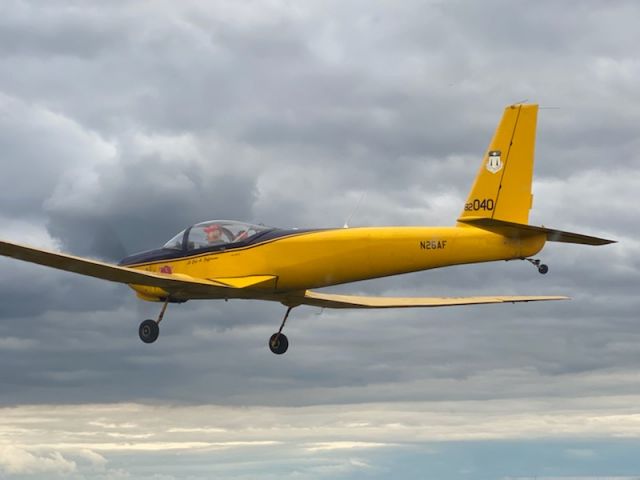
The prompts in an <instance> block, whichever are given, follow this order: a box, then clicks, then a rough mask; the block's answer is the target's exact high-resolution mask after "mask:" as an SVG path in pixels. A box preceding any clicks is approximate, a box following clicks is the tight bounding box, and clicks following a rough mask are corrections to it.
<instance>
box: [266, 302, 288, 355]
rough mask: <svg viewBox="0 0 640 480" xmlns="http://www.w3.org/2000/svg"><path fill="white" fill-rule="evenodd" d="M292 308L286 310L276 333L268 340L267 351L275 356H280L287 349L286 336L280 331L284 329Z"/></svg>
mask: <svg viewBox="0 0 640 480" xmlns="http://www.w3.org/2000/svg"><path fill="white" fill-rule="evenodd" d="M292 309H293V307H289V308H287V313H285V314H284V318H283V319H282V324H281V325H280V328H279V329H278V331H277V332H276V333H274V334H273V335H271V338H270V339H269V350H271V351H272V352H273V353H275V354H276V355H282V354H283V353H284V352H286V351H287V348H289V340H288V339H287V336H286V335H285V334H284V333H282V329H283V328H284V324H285V323H287V318H289V313H291V310H292Z"/></svg>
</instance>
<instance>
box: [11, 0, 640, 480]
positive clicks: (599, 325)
mask: <svg viewBox="0 0 640 480" xmlns="http://www.w3.org/2000/svg"><path fill="white" fill-rule="evenodd" d="M639 17H640V4H638V2H635V1H631V0H629V1H622V0H620V1H610V2H604V1H595V0H593V1H592V0H584V1H571V0H567V1H564V2H557V1H551V0H542V1H538V2H524V1H519V0H517V1H506V0H503V1H499V0H488V1H485V2H474V1H471V0H452V1H436V0H433V1H418V0H405V1H403V2H392V1H385V0H368V1H361V0H341V1H336V0H323V1H316V0H308V1H305V2H295V1H286V0H262V1H251V0H248V1H245V2H236V1H232V0H227V1H222V0H220V1H210V2H200V1H196V0H185V1H181V2H173V1H168V0H164V1H163V0H158V1H154V2H143V1H122V0H113V1H109V2H98V1H90V0H88V1H83V2H80V1H71V0H50V1H47V2H38V1H34V0H31V1H30V0H5V1H3V2H2V3H0V152H1V153H0V162H1V165H2V174H1V175H0V238H2V239H3V240H8V241H14V242H19V243H25V244H28V245H32V246H36V247H40V248H49V249H56V250H60V251H63V252H67V253H71V254H75V255H83V256H89V257H92V258H100V259H103V260H107V261H116V260H117V259H119V258H121V257H123V256H125V255H127V254H131V253H134V252H137V251H141V250H145V249H150V248H155V247H158V246H160V245H162V244H164V243H165V242H166V241H167V240H169V239H170V238H171V237H173V236H174V235H175V234H176V233H177V232H179V231H180V230H182V229H183V228H185V227H187V226H189V225H191V224H193V223H196V222H199V221H204V220H210V219H216V218H225V219H237V220H242V221H248V222H254V223H264V224H266V225H274V226H279V227H284V228H291V227H300V228H305V227H306V228H309V227H341V226H342V225H343V224H344V223H345V221H346V220H347V219H350V220H349V223H350V225H351V226H353V227H357V226H373V225H452V224H454V223H455V219H456V218H457V215H458V214H459V213H460V211H461V209H462V206H463V203H464V200H465V198H466V195H467V192H468V190H469V188H470V186H471V182H472V180H473V177H474V176H475V173H476V171H477V168H478V165H479V162H480V161H481V159H482V155H483V153H484V151H485V149H486V148H487V144H488V142H489V140H490V138H491V136H492V134H493V131H494V129H495V126H496V124H497V122H498V120H499V118H500V116H501V114H502V111H503V109H504V107H505V106H507V105H510V104H513V103H516V102H521V101H530V102H535V103H539V104H540V106H541V109H540V112H539V115H538V132H537V145H536V166H535V177H534V184H533V192H534V206H533V210H532V211H531V216H530V221H531V223H533V224H538V225H540V224H543V225H545V226H547V227H551V228H558V229H563V230H569V231H577V232H580V233H584V234H588V235H596V236H602V237H605V238H612V239H615V240H617V241H618V243H616V244H613V245H609V246H605V247H589V246H581V245H564V244H548V245H547V246H546V247H545V249H544V250H543V251H542V252H541V253H540V254H539V257H540V258H541V259H542V260H543V261H544V263H546V264H548V265H549V268H550V270H549V273H548V274H547V275H545V276H542V275H539V274H538V273H537V272H536V270H535V269H534V268H532V267H531V265H529V264H528V263H525V262H496V263H490V264H482V265H468V266H456V267H451V268H447V269H439V270H433V271H427V272H421V273H415V274H410V275H404V276H398V277H391V278H385V279H378V280H372V281H367V282H360V283H356V284H352V285H343V286H340V287H334V288H332V289H331V291H335V292H341V293H359V294H367V295H389V296H392V295H401V296H439V295H444V296H464V295H481V294H488V295H490V294H503V295H509V294H511V295H568V296H570V297H572V300H570V301H565V302H549V303H532V304H517V305H488V306H475V307H456V308H450V309H423V310H420V309H416V310H397V311H394V310H383V311H349V310H333V311H332V310H320V309H316V308H311V307H300V308H297V309H295V310H294V311H293V312H292V315H291V317H290V319H289V321H288V323H287V327H286V333H287V335H288V337H289V341H290V347H289V351H288V352H287V353H286V355H283V356H275V355H273V354H271V353H270V352H269V350H268V348H267V340H268V338H269V336H270V335H271V334H272V333H273V332H274V331H276V330H277V328H278V326H279V324H280V321H281V319H282V316H283V314H284V307H283V306H282V305H279V304H271V303H265V302H257V301H255V302H252V301H242V300H238V301H230V302H215V301H192V302H187V303H186V304H183V305H170V306H169V309H168V311H167V314H166V316H165V319H164V320H163V323H162V329H161V336H160V339H159V340H158V342H156V343H155V344H153V345H145V344H142V343H141V342H140V340H139V338H138V335H137V328H138V324H139V322H140V321H141V320H143V319H144V318H154V317H155V316H156V315H157V314H158V312H159V309H160V306H159V305H158V304H149V303H143V302H140V301H139V300H137V299H136V298H135V296H134V295H133V292H131V291H130V290H129V289H128V288H127V287H126V286H124V285H118V284H112V283H108V282H104V281H101V280H97V279H91V278H86V277H82V276H78V275H74V274H70V273H66V272H59V271H55V270H52V269H47V268H44V267H40V266H37V265H30V264H26V263H22V262H18V261H15V260H12V259H6V258H2V259H0V271H1V273H0V478H9V479H14V478H15V479H49V478H71V479H78V480H81V479H83V480H84V479H87V480H90V479H104V480H106V479H135V480H138V479H140V480H174V479H175V480H179V479H188V480H199V479H210V478H217V479H233V480H236V479H238V480H239V479H255V478H264V479H271V478H291V479H303V480H307V479H324V478H337V479H383V478H385V479H386V478H406V479H422V478H438V479H443V480H458V479H480V480H484V479H487V480H489V479H501V480H507V479H509V480H516V479H517V480H525V479H534V478H535V479H538V480H542V479H544V480H552V479H553V480H595V479H615V480H631V479H637V478H640V460H639V459H638V455H637V452H638V449H639V448H640V408H639V407H638V405H639V404H640V324H639V322H638V320H639V319H638V311H640V299H639V298H638V295H637V292H638V287H639V286H640V241H639V240H638V225H639V221H640V213H639V212H638V209H637V207H636V205H637V200H636V196H637V191H638V186H640V154H639V153H638V152H639V151H640V136H639V135H638V132H640V129H639V127H638V125H640V90H639V89H638V85H640V57H639V56H638V52H637V45H638V44H640V30H638V28H637V18H639Z"/></svg>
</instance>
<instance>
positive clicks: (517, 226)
mask: <svg viewBox="0 0 640 480" xmlns="http://www.w3.org/2000/svg"><path fill="white" fill-rule="evenodd" d="M458 222H460V223H465V224H467V225H471V226H473V227H478V228H482V229H485V230H489V231H492V232H496V233H499V234H501V235H504V236H506V237H511V238H524V237H530V236H533V235H540V234H545V235H546V236H547V241H548V242H563V243H579V244H582V245H607V244H609V243H616V241H615V240H607V239H605V238H598V237H591V236H589V235H582V234H581V233H573V232H564V231H562V230H554V229H552V228H545V227H536V226H534V225H525V224H522V223H514V222H506V221H504V220H495V219H493V218H480V217H474V218H459V219H458Z"/></svg>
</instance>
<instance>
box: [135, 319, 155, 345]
mask: <svg viewBox="0 0 640 480" xmlns="http://www.w3.org/2000/svg"><path fill="white" fill-rule="evenodd" d="M138 335H140V340H142V341H143V342H144V343H153V342H155V341H156V340H157V339H158V335H160V326H159V325H158V323H157V322H156V321H155V320H145V321H144V322H142V323H141V324H140V328H139V329H138Z"/></svg>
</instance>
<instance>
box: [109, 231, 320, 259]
mask: <svg viewBox="0 0 640 480" xmlns="http://www.w3.org/2000/svg"><path fill="white" fill-rule="evenodd" d="M323 230H327V229H324V228H315V229H306V230H284V229H279V228H276V229H273V230H268V231H266V232H262V233H259V234H258V235H255V236H254V237H252V238H249V239H247V240H245V241H242V242H237V243H232V244H223V245H214V246H211V247H205V248H198V249H196V250H189V251H185V250H176V249H171V248H156V249H154V250H147V251H145V252H140V253H136V254H133V255H129V256H128V257H125V258H123V259H122V260H120V262H119V263H118V265H119V266H121V267H130V266H134V265H146V264H149V263H154V262H164V261H167V260H180V259H183V258H190V257H197V256H200V255H207V254H210V253H222V252H232V251H234V250H240V249H245V248H251V247H255V246H258V245H263V244H265V243H268V242H272V241H274V240H278V239H281V238H284V237H291V236H295V235H303V234H305V233H313V232H320V231H323Z"/></svg>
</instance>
